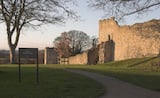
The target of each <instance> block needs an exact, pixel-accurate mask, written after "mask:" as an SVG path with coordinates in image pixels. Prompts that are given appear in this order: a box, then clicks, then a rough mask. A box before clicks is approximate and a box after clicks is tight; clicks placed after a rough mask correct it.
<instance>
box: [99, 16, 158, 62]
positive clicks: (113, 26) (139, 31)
mask: <svg viewBox="0 0 160 98" xmlns="http://www.w3.org/2000/svg"><path fill="white" fill-rule="evenodd" d="M107 41H112V43H110V45H109V46H107V48H106V47H104V50H103V51H101V50H100V52H99V56H100V57H99V61H100V62H106V61H107V59H110V60H124V59H130V58H141V57H149V56H155V55H157V54H158V53H159V51H160V20H155V19H154V20H151V21H148V22H144V23H137V24H134V25H132V26H129V25H124V26H120V25H119V24H118V23H117V22H116V21H115V20H114V18H110V19H104V20H100V21H99V44H103V43H105V42H107ZM101 55H106V56H109V58H108V57H105V56H101ZM103 59H104V60H103Z"/></svg>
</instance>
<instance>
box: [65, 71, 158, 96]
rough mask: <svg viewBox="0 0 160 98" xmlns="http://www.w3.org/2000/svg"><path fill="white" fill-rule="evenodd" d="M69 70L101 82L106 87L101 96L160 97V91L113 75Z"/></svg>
mask: <svg viewBox="0 0 160 98" xmlns="http://www.w3.org/2000/svg"><path fill="white" fill-rule="evenodd" d="M66 70H67V71H69V72H72V73H76V74H81V75H84V76H87V77H89V78H92V79H94V80H96V81H98V82H100V83H101V84H102V85H104V87H105V88H106V93H105V94H104V95H103V96H101V97H100V98H160V92H154V91H150V90H148V89H144V88H141V87H138V86H135V85H132V84H129V83H127V82H123V81H120V80H118V79H115V78H113V77H109V76H104V75H100V74H97V73H93V72H87V71H82V70H71V69H66Z"/></svg>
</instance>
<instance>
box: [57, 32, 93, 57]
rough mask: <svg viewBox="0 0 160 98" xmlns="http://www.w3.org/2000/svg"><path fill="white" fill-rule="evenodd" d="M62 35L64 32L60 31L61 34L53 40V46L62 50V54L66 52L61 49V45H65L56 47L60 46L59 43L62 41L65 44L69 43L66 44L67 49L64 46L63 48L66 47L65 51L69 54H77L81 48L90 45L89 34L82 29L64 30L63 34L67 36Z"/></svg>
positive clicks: (83, 48)
mask: <svg viewBox="0 0 160 98" xmlns="http://www.w3.org/2000/svg"><path fill="white" fill-rule="evenodd" d="M63 35H64V34H63V33H62V35H61V36H59V37H57V38H56V39H55V40H54V44H55V47H56V48H59V50H61V51H62V52H64V53H62V54H65V53H67V52H65V51H64V50H63V49H61V47H64V46H65V45H63V46H61V47H57V46H60V44H62V43H66V45H69V46H68V48H69V49H67V48H64V49H66V51H70V55H76V54H79V53H81V52H82V50H85V49H87V48H88V47H89V46H91V45H90V44H91V43H90V39H89V36H88V35H87V34H86V33H84V32H82V31H77V30H71V31H69V32H65V35H66V37H67V38H66V37H64V36H63Z"/></svg>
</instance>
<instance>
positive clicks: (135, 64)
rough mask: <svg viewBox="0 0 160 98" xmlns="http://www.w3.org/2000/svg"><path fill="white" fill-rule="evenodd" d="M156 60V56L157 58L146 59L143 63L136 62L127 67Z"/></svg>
mask: <svg viewBox="0 0 160 98" xmlns="http://www.w3.org/2000/svg"><path fill="white" fill-rule="evenodd" d="M156 58H159V57H158V56H157V57H152V58H148V59H145V60H143V61H139V62H136V63H134V64H131V65H129V66H128V67H134V66H138V65H140V64H143V63H146V62H148V61H152V60H154V59H156Z"/></svg>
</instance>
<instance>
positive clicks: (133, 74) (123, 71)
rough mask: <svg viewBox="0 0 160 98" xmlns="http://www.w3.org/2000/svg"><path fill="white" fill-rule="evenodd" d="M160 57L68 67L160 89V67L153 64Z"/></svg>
mask: <svg viewBox="0 0 160 98" xmlns="http://www.w3.org/2000/svg"><path fill="white" fill-rule="evenodd" d="M153 62H160V58H157V57H150V58H135V59H129V60H123V61H115V62H110V63H106V64H98V65H86V66H83V65H68V66H64V67H66V68H75V69H83V70H88V71H93V72H97V73H100V74H104V75H109V76H113V77H115V78H118V79H120V80H123V81H127V82H129V83H132V84H135V85H138V86H141V87H144V88H148V89H151V90H155V91H160V67H156V66H152V63H153Z"/></svg>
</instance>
